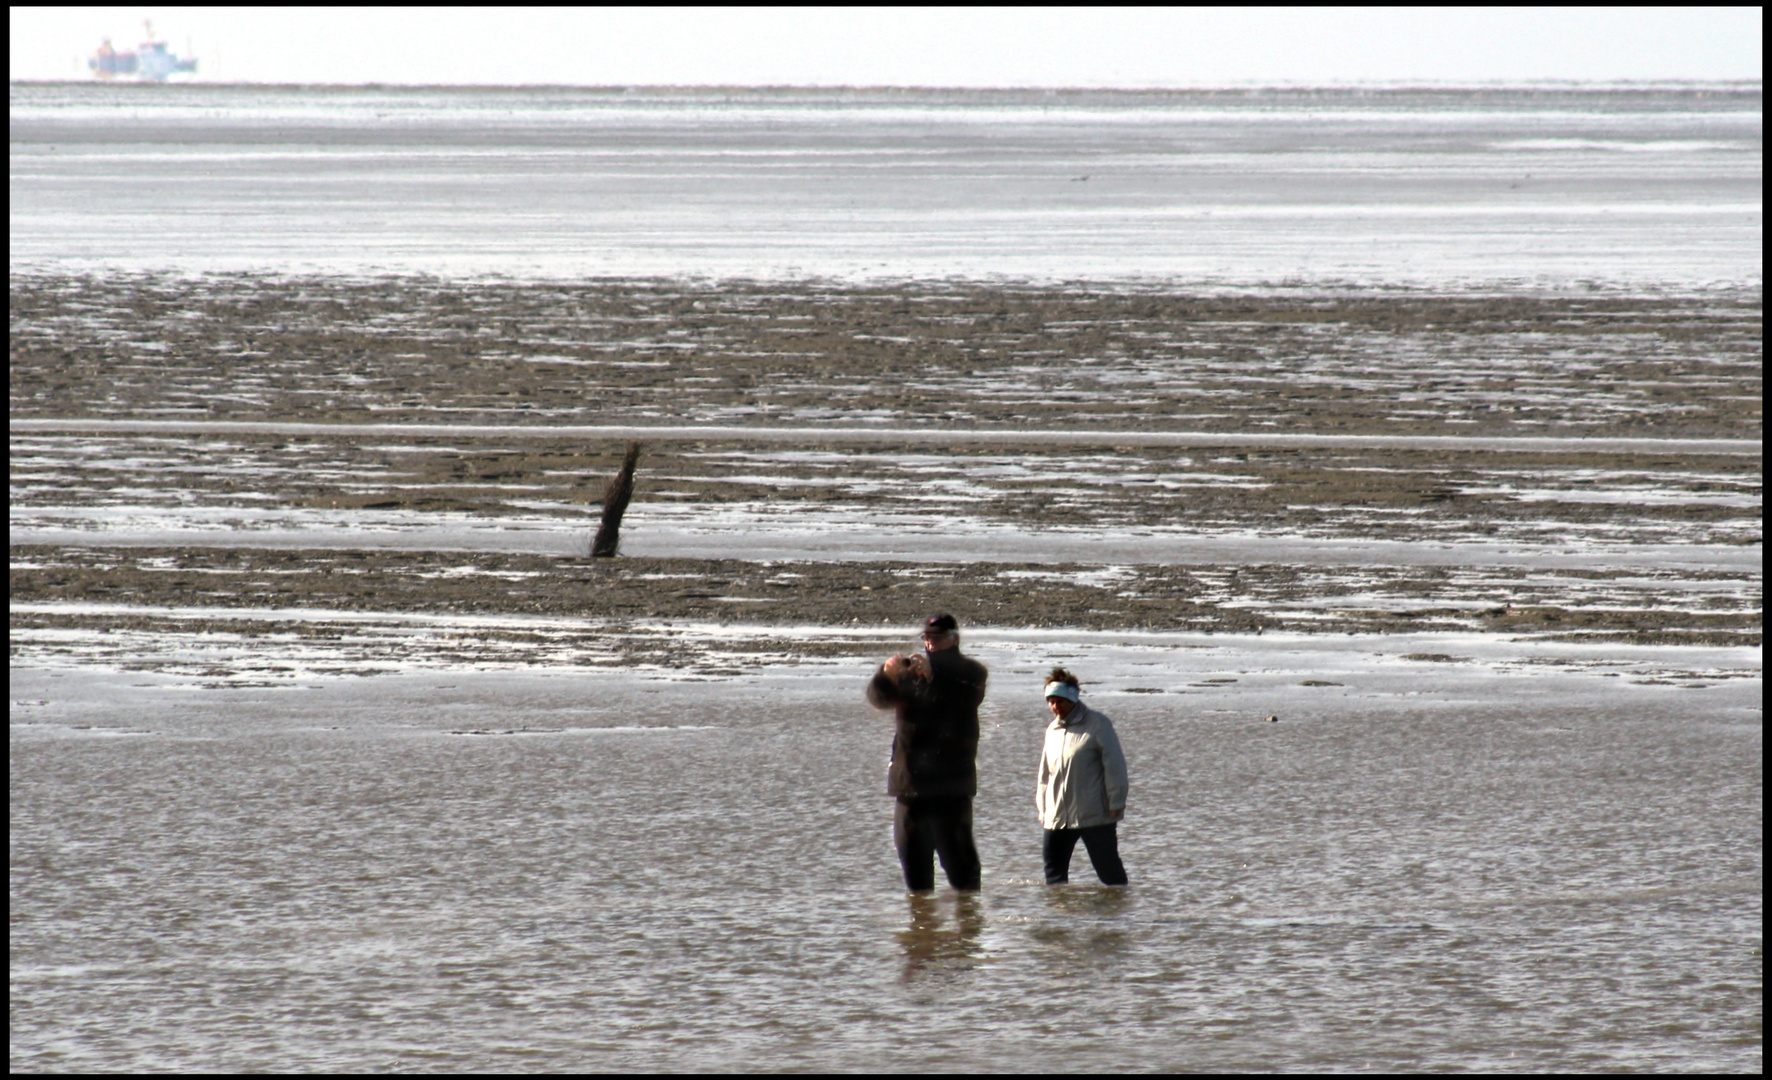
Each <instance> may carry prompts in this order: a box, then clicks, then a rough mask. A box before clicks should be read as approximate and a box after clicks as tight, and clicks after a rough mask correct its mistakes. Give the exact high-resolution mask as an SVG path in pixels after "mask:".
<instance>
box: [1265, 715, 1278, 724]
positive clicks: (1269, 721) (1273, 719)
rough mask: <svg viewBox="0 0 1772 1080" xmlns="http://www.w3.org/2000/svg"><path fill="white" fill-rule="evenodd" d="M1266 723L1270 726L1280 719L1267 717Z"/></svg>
mask: <svg viewBox="0 0 1772 1080" xmlns="http://www.w3.org/2000/svg"><path fill="white" fill-rule="evenodd" d="M1267 722H1268V723H1270V724H1277V723H1279V722H1280V718H1279V717H1277V716H1269V717H1268V718H1267Z"/></svg>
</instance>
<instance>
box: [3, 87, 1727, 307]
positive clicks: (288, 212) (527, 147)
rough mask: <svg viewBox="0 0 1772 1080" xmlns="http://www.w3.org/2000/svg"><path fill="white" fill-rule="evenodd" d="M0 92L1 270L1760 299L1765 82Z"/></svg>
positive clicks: (69, 89) (59, 89) (63, 89)
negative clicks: (1385, 288) (1486, 290)
mask: <svg viewBox="0 0 1772 1080" xmlns="http://www.w3.org/2000/svg"><path fill="white" fill-rule="evenodd" d="M10 98H11V109H10V114H11V115H10V120H11V124H10V138H11V154H10V158H11V170H10V172H11V213H10V220H11V230H10V241H11V243H10V251H11V255H10V258H11V263H12V266H13V267H14V268H15V269H17V268H19V267H21V266H32V267H38V268H47V267H54V268H59V269H63V270H68V269H106V270H115V269H118V268H131V269H150V268H154V269H184V270H196V271H208V270H224V269H227V270H270V271H273V272H278V273H287V272H291V271H321V272H329V273H333V272H345V273H365V272H388V271H396V272H405V273H413V272H418V273H440V274H446V275H485V274H506V275H516V276H522V277H553V278H567V277H582V276H628V275H643V276H650V275H705V276H713V277H763V278H782V277H805V276H818V277H830V276H836V277H848V278H942V277H946V276H950V275H960V276H965V277H979V276H986V275H1008V276H1011V277H1017V278H1038V279H1047V280H1074V279H1077V278H1096V279H1100V278H1112V279H1121V278H1133V277H1158V278H1164V279H1169V280H1181V281H1209V282H1214V283H1218V284H1227V283H1228V284H1239V283H1241V284H1249V283H1269V282H1275V281H1281V280H1294V281H1348V282H1357V283H1359V284H1360V285H1361V286H1363V287H1371V286H1373V285H1375V284H1378V283H1403V282H1406V283H1412V284H1416V285H1428V286H1432V287H1449V286H1465V285H1472V284H1482V283H1487V284H1495V283H1503V282H1505V283H1511V284H1513V285H1519V284H1531V285H1549V286H1552V287H1568V286H1571V285H1582V284H1594V283H1598V284H1603V285H1619V284H1623V285H1627V286H1629V287H1633V288H1638V287H1645V286H1647V287H1651V288H1664V287H1673V288H1677V289H1689V288H1693V287H1702V286H1705V285H1710V284H1715V283H1725V284H1728V285H1731V286H1741V285H1747V284H1756V283H1758V282H1759V281H1760V280H1761V250H1760V244H1761V233H1762V211H1761V191H1760V178H1761V145H1762V144H1761V138H1762V137H1761V105H1760V91H1759V88H1758V86H1757V85H1752V86H1734V87H1691V88H1685V89H1673V88H1667V89H1662V90H1652V89H1650V90H1645V89H1640V88H1639V89H1620V90H1611V91H1607V90H1599V91H1595V90H1585V89H1563V90H1558V89H1548V88H1543V87H1539V88H1497V89H1492V90H1471V91H1407V90H1401V91H1370V90H1343V91H1335V90H1327V91H1325V90H1301V91H1254V92H1237V91H1233V92H1220V93H1212V92H1201V93H1147V94H1136V93H1135V94H1114V93H1111V92H1084V93H1074V94H1063V93H1047V92H1013V91H1011V92H943V91H908V92H906V91H878V92H868V91H831V92H816V91H694V90H690V91H683V92H669V91H664V92H649V93H631V92H630V93H623V92H621V91H619V90H616V91H609V90H601V91H600V90H571V89H551V90H550V89H523V90H510V89H506V90H499V89H473V88H462V89H448V88H422V89H396V88H386V89H378V88H356V89H351V88H280V87H225V86H184V87H160V86H154V87H124V86H91V85H14V86H13V87H12V88H11V92H10Z"/></svg>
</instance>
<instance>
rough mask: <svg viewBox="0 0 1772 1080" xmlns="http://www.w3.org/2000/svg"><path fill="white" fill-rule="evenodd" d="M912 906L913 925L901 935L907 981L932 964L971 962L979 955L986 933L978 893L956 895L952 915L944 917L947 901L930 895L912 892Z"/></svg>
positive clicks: (911, 918) (910, 900)
mask: <svg viewBox="0 0 1772 1080" xmlns="http://www.w3.org/2000/svg"><path fill="white" fill-rule="evenodd" d="M905 899H906V901H907V903H908V904H909V906H910V925H909V926H908V927H906V928H905V929H903V930H901V931H899V932H898V942H899V944H900V945H902V946H904V960H905V964H904V978H903V981H904V982H910V981H911V980H912V979H913V978H915V977H916V975H917V973H918V972H920V971H922V970H923V969H924V968H925V967H927V966H928V965H930V964H937V965H939V966H945V965H947V964H949V963H962V962H967V961H971V960H974V959H976V958H977V956H978V951H979V948H978V936H979V934H980V933H982V932H983V931H984V908H983V907H982V906H981V902H980V900H979V898H978V894H977V893H974V892H963V893H954V894H953V898H952V904H951V915H950V916H949V917H945V918H944V916H943V908H946V907H949V904H948V902H947V901H946V900H945V899H942V898H938V897H936V896H934V895H932V894H930V893H911V894H909V895H908V896H906V897H905Z"/></svg>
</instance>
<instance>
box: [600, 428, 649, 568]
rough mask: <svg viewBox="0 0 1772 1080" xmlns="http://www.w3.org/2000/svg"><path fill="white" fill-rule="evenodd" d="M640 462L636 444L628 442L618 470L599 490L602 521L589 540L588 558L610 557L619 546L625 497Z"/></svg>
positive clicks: (630, 494) (631, 489)
mask: <svg viewBox="0 0 1772 1080" xmlns="http://www.w3.org/2000/svg"><path fill="white" fill-rule="evenodd" d="M639 461H640V444H639V443H637V442H631V443H629V444H628V452H627V454H626V455H625V456H624V457H623V458H622V459H621V471H620V472H618V473H616V474H615V479H613V480H611V481H609V486H608V487H606V488H604V489H603V522H602V524H600V525H598V526H597V538H596V539H595V540H592V541H591V558H593V559H612V558H614V557H615V551H616V549H617V548H619V547H620V546H621V516H622V514H624V513H626V512H627V509H628V500H630V499H632V498H633V497H634V466H635V465H637V464H639Z"/></svg>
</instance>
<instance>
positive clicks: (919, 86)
mask: <svg viewBox="0 0 1772 1080" xmlns="http://www.w3.org/2000/svg"><path fill="white" fill-rule="evenodd" d="M1763 82H1764V80H1763V79H1762V78H1751V79H1749V78H1743V79H1701V78H1643V79H1576V78H1534V79H1487V80H1475V79H1448V80H1435V79H1425V78H1424V79H1344V80H1337V79H1330V80H1321V81H1311V80H1262V79H1251V80H1246V81H1240V82H1222V83H1194V84H1174V85H1141V86H1125V85H1106V84H1103V85H1082V84H1066V85H1044V84H1033V83H1019V84H1004V85H958V84H947V85H941V84H933V83H930V84H924V83H823V82H806V83H795V82H759V83H680V82H678V83H667V82H659V83H650V82H610V83H560V82H534V83H526V82H455V83H448V82H403V81H399V80H391V79H364V80H355V81H349V82H272V81H266V82H257V81H252V80H246V79H230V80H225V81H224V80H213V81H212V80H207V79H177V80H168V81H166V82H154V81H152V80H144V79H115V80H104V79H96V78H72V79H70V78H59V77H58V78H31V77H15V78H10V79H9V80H8V83H9V85H11V86H109V87H124V86H157V87H165V86H179V87H194V86H196V87H206V88H216V89H227V88H235V87H251V88H254V89H291V90H301V89H315V88H335V89H354V90H372V89H401V90H451V89H473V90H601V91H632V90H650V91H677V92H684V91H694V92H708V91H725V92H731V91H751V92H756V91H783V90H791V91H829V92H848V93H894V92H906V91H921V92H936V93H1044V94H1082V93H1114V94H1199V93H1221V92H1233V93H1248V92H1254V91H1263V90H1279V91H1299V90H1389V91H1408V90H1442V91H1444V90H1479V91H1480V90H1533V89H1539V90H1650V89H1679V90H1707V89H1714V90H1731V91H1741V90H1749V89H1752V90H1759V89H1761V88H1762V86H1763Z"/></svg>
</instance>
